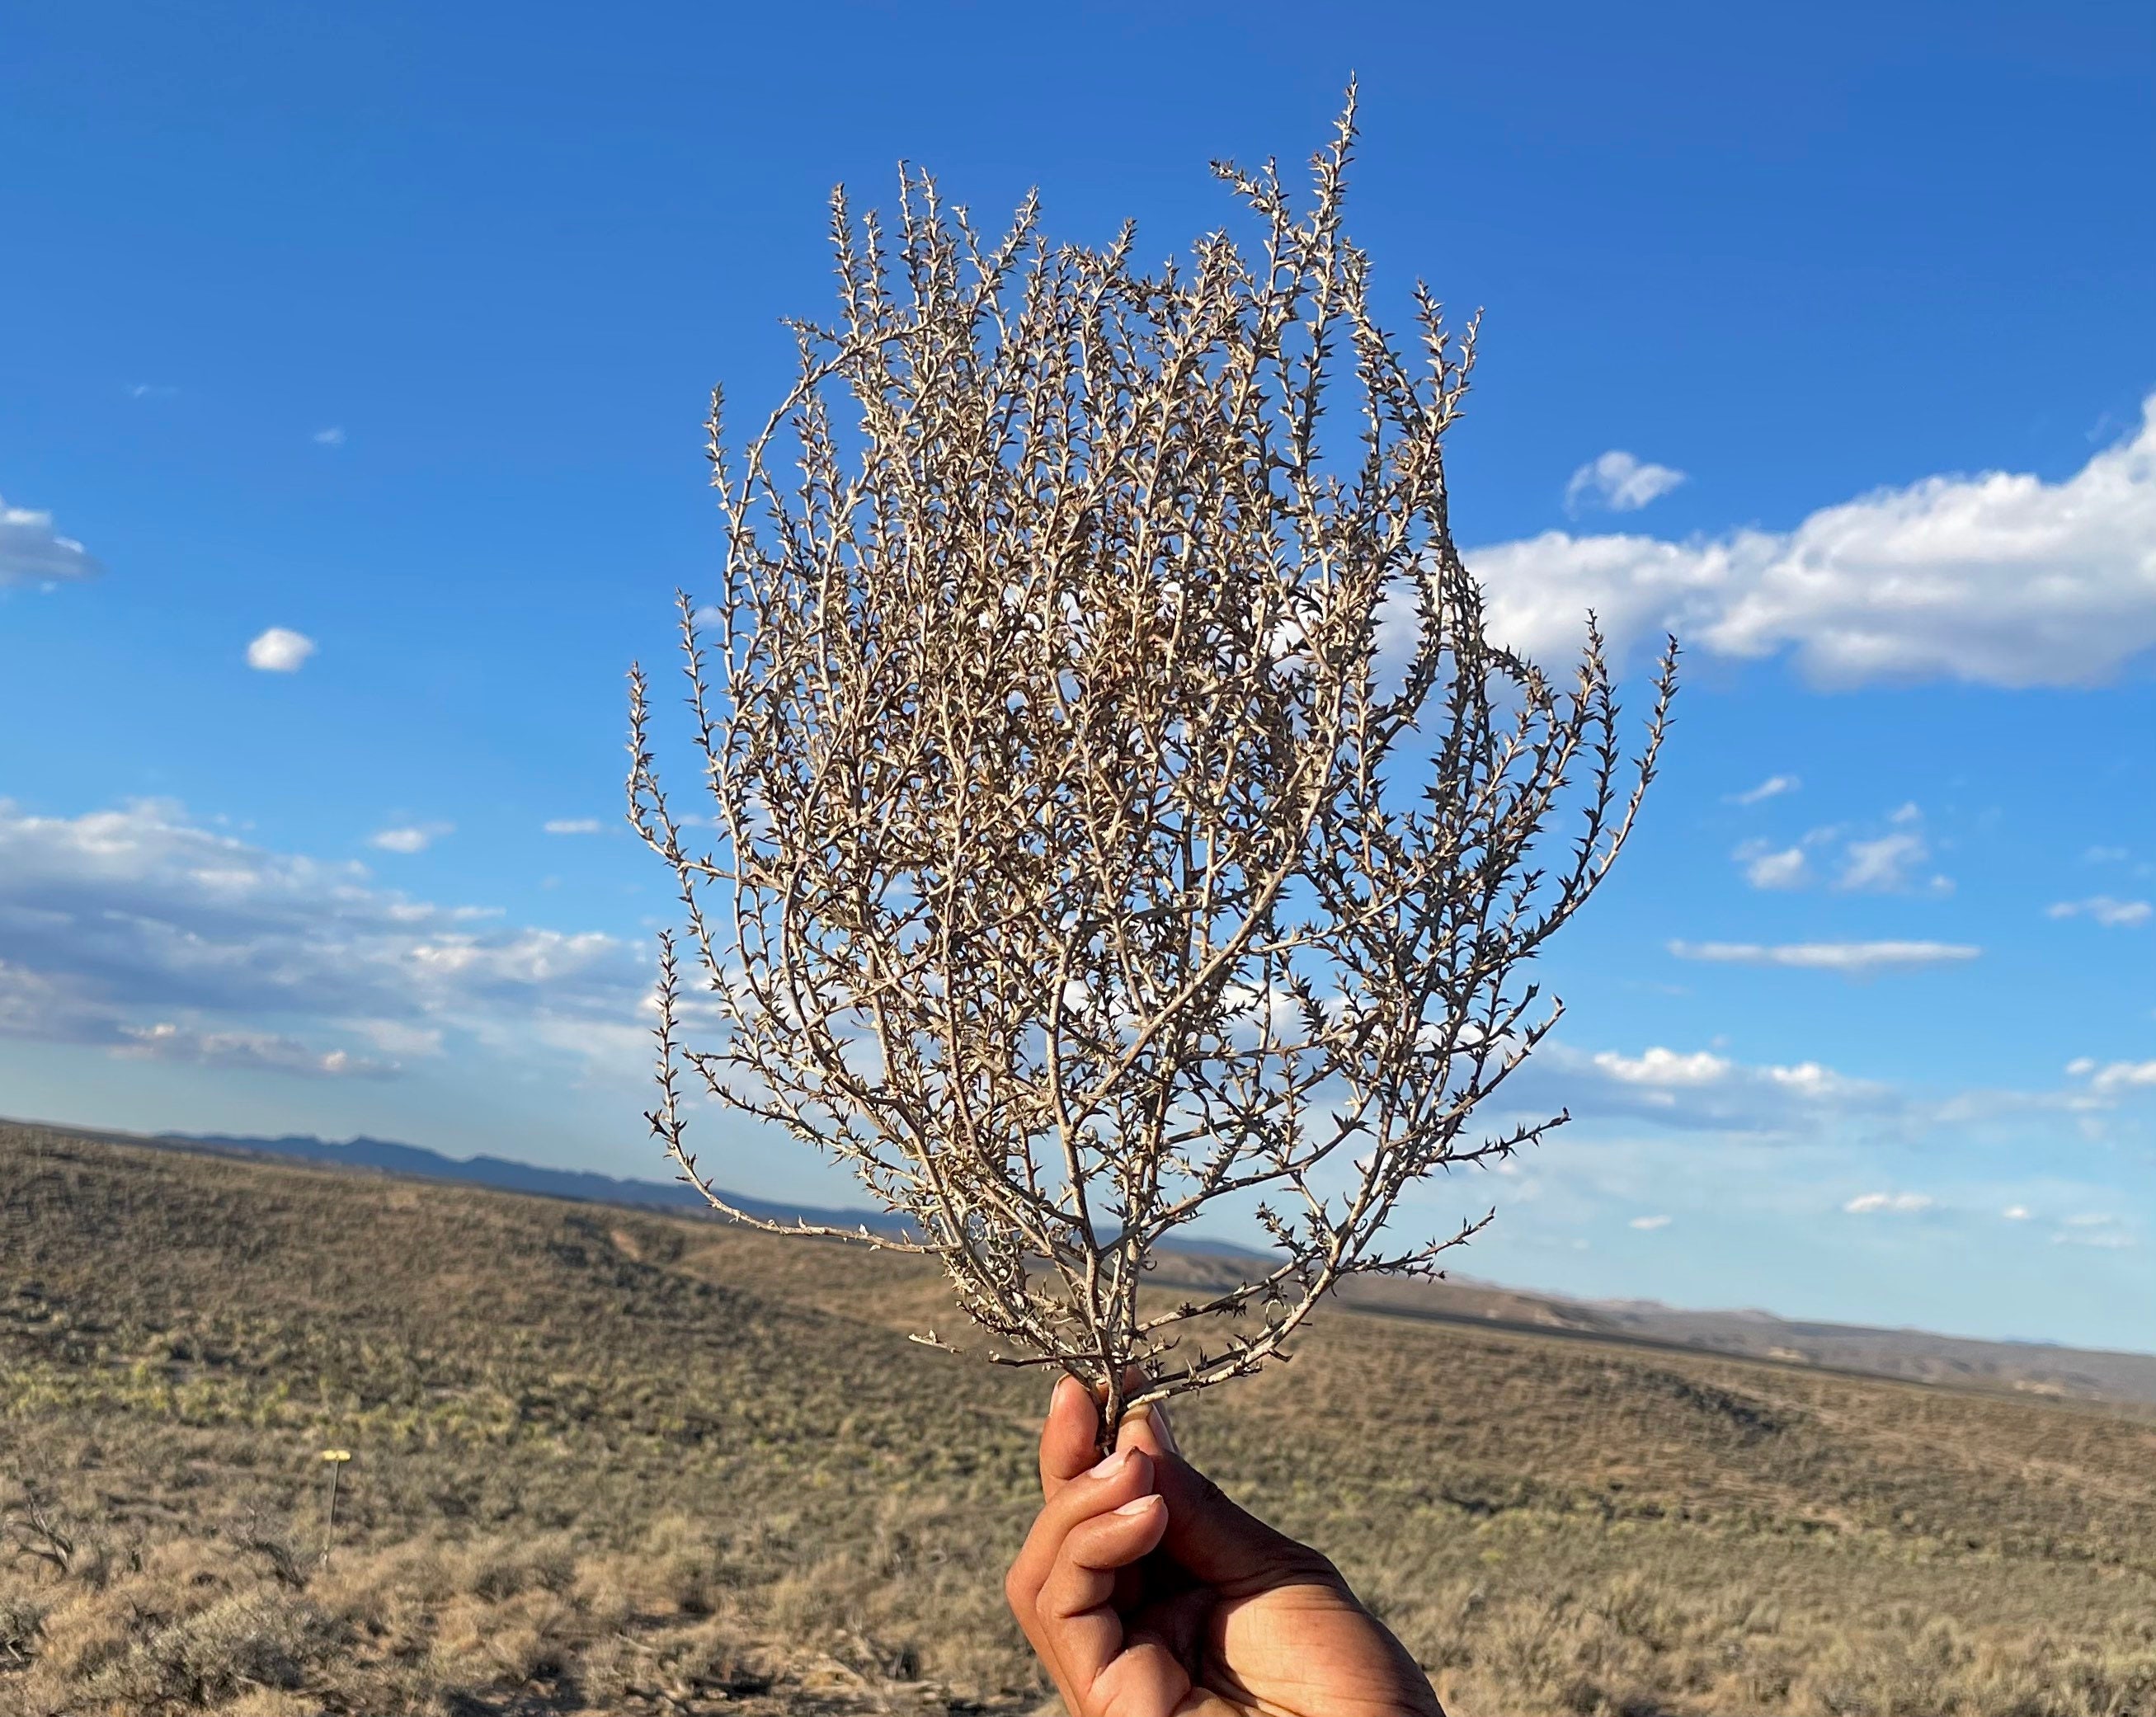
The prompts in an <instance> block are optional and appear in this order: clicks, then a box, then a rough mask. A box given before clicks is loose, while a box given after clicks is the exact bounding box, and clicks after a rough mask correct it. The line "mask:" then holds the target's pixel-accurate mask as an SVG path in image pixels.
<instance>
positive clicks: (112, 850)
mask: <svg viewBox="0 0 2156 1717" xmlns="http://www.w3.org/2000/svg"><path fill="white" fill-rule="evenodd" d="M647 997H648V983H647V982H645V979H644V974H643V972H642V971H641V970H640V962H639V960H638V959H637V958H636V957H635V956H634V954H633V953H632V952H631V951H630V950H629V948H628V947H626V946H624V944H622V943H621V942H619V941H616V940H615V939H614V938H613V937H610V936H608V935H602V934H599V933H597V932H581V933H578V932H567V931H561V930H546V929H540V928H536V927H532V926H523V925H511V924H507V923H504V922H501V921H500V919H499V918H498V916H497V915H495V914H493V913H491V912H488V911H485V910H479V909H475V908H470V907H450V906H440V905H433V904H430V903H429V902H426V901H423V900H413V899H411V898H410V897H409V896H408V895H405V894H401V893H399V892H398V891H396V890H393V889H385V888H382V887H380V886H379V885H377V884H376V883H375V882H374V881H373V880H372V878H371V877H370V876H369V875H368V874H367V870H366V869H365V868H364V867H363V866H361V865H358V864H350V863H333V862H326V861H323V860H319V859H315V858H306V857H304V856H301V855H298V854H293V853H275V852H270V851H268V850H265V849H264V848H259V847H256V846H253V845H251V844H249V843H246V842H244V841H242V840H239V839H238V838H234V837H233V836H231V835H229V834H227V833H223V832H221V831H219V830H217V829H214V828H208V827H205V826H203V824H202V823H199V822H198V821H196V820H194V819H192V818H190V817H188V816H187V814H186V812H184V811H182V809H181V808H180V807H177V806H175V805H172V804H169V803H163V802H137V803H134V804H130V805H126V806H124V807H121V808H119V809H116V810H108V811H100V812H90V813H89V814H87V815H85V816H81V817H72V818H69V817H34V816H31V815H28V814H27V813H26V812H23V811H21V810H19V809H18V807H14V806H13V805H12V804H10V803H8V802H6V801H0V1033H4V1034H6V1035H9V1036H14V1037H23V1038H42V1039H46V1040H52V1041H61V1042H71V1043H87V1044H92V1045H100V1046H103V1047H105V1048H108V1049H110V1050H111V1051H112V1052H114V1053H120V1054H126V1055H132V1056H141V1057H151V1058H158V1059H163V1060H174V1061H187V1062H194V1063H198V1064H208V1065H214V1066H220V1067H233V1068H252V1069H266V1070H275V1071H280V1072H285V1073H295V1074H300V1073H304V1074H317V1075H325V1076H347V1077H348V1076H355V1075H380V1074H388V1073H390V1072H393V1070H394V1069H395V1068H396V1067H397V1066H398V1064H401V1063H403V1062H404V1061H407V1060H409V1059H413V1058H418V1057H421V1056H430V1055H437V1054H439V1053H443V1052H444V1043H445V1040H446V1039H447V1038H452V1037H454V1038H463V1039H466V1040H470V1041H475V1042H479V1043H484V1044H486V1045H488V1046H490V1047H491V1048H495V1049H497V1050H500V1051H501V1052H503V1053H529V1054H532V1055H537V1056H543V1057H546V1058H550V1059H553V1058H561V1057H564V1056H566V1057H569V1058H572V1059H576V1060H580V1061H582V1062H583V1063H585V1064H589V1065H593V1066H598V1065H600V1064H604V1065H606V1066H607V1067H608V1068H612V1067H613V1066H614V1065H616V1064H617V1062H618V1061H619V1063H620V1064H621V1065H624V1066H628V1065H630V1064H631V1063H629V1062H628V1061H625V1060H622V1059H621V1058H623V1057H624V1056H626V1055H627V1053H628V1051H627V1048H626V1046H627V1045H628V1044H629V1043H630V1042H631V1041H632V1040H633V1039H639V1038H641V1036H642V1023H641V1018H640V1012H641V1009H642V1008H643V1007H644V1006H645V1004H646V1002H647ZM642 1053H643V1052H642V1048H641V1046H640V1044H639V1048H638V1049H637V1051H636V1058H638V1059H640V1058H642Z"/></svg>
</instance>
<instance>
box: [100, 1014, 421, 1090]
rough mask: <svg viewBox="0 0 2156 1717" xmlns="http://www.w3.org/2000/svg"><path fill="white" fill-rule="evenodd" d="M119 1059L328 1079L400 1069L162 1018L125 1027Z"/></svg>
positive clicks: (270, 1037) (343, 1052)
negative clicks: (186, 1063)
mask: <svg viewBox="0 0 2156 1717" xmlns="http://www.w3.org/2000/svg"><path fill="white" fill-rule="evenodd" d="M119 1033H120V1036H121V1042H120V1043H116V1044H115V1045H114V1046H113V1053H115V1054H116V1055H122V1056H132V1057H138V1058H142V1059H146V1060H155V1061H189V1062H195V1063H198V1064H201V1065H203V1066H205V1067H236V1068H244V1069H248V1070H249V1071H253V1072H269V1073H295V1074H316V1075H319V1076H321V1077H323V1078H326V1079H379V1078H383V1077H386V1076H387V1075H388V1074H393V1073H394V1072H395V1071H396V1070H397V1069H396V1067H395V1064H393V1063H390V1062H384V1061H375V1060H372V1059H370V1058H367V1057H366V1056H363V1055H354V1054H353V1053H352V1052H351V1051H350V1050H348V1049H326V1050H321V1049H311V1048H308V1047H307V1045H305V1043H300V1042H298V1041H297V1040H295V1039H294V1038H286V1037H281V1036H280V1035H279V1034H278V1033H275V1032H249V1031H200V1030H198V1029H195V1028H193V1027H189V1026H183V1025H177V1024H175V1023H172V1021H170V1020H160V1021H158V1022H157V1023H156V1024H154V1025H146V1026H144V1025H121V1027H119Z"/></svg>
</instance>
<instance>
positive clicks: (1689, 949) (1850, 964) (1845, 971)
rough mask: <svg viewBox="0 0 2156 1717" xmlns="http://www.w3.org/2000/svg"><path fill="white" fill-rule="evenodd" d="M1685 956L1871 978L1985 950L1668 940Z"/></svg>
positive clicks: (1909, 944)
mask: <svg viewBox="0 0 2156 1717" xmlns="http://www.w3.org/2000/svg"><path fill="white" fill-rule="evenodd" d="M1669 950H1670V952H1671V953H1672V954H1674V955H1675V956H1676V957H1677V958H1678V959H1680V960H1704V961H1712V962H1718V963H1720V964H1723V965H1732V966H1791V967H1795V968H1797V969H1799V970H1802V971H1834V972H1840V974H1841V975H1842V976H1845V977H1870V976H1873V975H1875V974H1876V973H1879V972H1885V971H1916V970H1919V969H1921V968H1922V967H1924V966H1953V965H1958V964H1959V963H1960V962H1961V961H1967V960H1974V959H1975V958H1977V956H1979V955H1980V954H1982V953H1983V952H1984V950H1983V949H1981V948H1977V947H1972V946H1969V944H1968V943H1966V942H1922V941H1902V942H1893V941H1882V942H1774V943H1763V942H1685V941H1676V942H1671V944H1670V945H1669Z"/></svg>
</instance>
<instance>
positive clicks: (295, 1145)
mask: <svg viewBox="0 0 2156 1717" xmlns="http://www.w3.org/2000/svg"><path fill="white" fill-rule="evenodd" d="M144 1142H146V1143H148V1144H152V1145H177V1146H182V1147H183V1148H185V1149H187V1150H194V1151H246V1152H248V1153H249V1154H250V1155H254V1156H293V1157H298V1158H300V1159H301V1160H303V1161H307V1162H324V1163H334V1164H337V1165H339V1166H342V1167H345V1168H356V1169H373V1170H376V1171H379V1172H381V1173H383V1174H391V1175H413V1176H418V1178H419V1179H421V1180H427V1181H462V1182H465V1183H466V1184H468V1185H470V1186H475V1187H499V1188H500V1189H501V1190H502V1191H503V1192H531V1193H536V1194H538V1195H539V1196H540V1197H546V1198H572V1199H575V1200H577V1202H581V1203H585V1204H628V1205H647V1206H652V1207H656V1208H658V1209H661V1210H680V1211H687V1212H693V1213H704V1212H709V1211H710V1210H711V1206H710V1205H709V1204H708V1203H706V1202H705V1199H704V1196H703V1194H702V1193H701V1192H697V1191H696V1188H695V1187H690V1186H688V1185H686V1184H685V1183H684V1182H682V1181H638V1180H623V1179H618V1178H617V1177H616V1176H613V1175H601V1174H594V1173H592V1172H590V1171H586V1170H582V1169H551V1168H542V1167H540V1166H539V1165H538V1164H536V1163H531V1162H518V1161H515V1160H514V1159H512V1158H510V1157H506V1156H446V1155H444V1153H443V1152H441V1151H429V1150H428V1149H427V1148H425V1147H424V1146H419V1145H400V1144H398V1143H397V1142H396V1141H395V1140H392V1139H370V1138H367V1137H366V1136H364V1135H360V1136H357V1137H355V1138H352V1139H347V1140H345V1141H344V1142H343V1143H342V1144H338V1143H336V1141H335V1140H329V1139H318V1138H316V1137H315V1136H314V1135H312V1134H309V1133H288V1134H285V1135H284V1136H282V1137H280V1138H275V1139H269V1138H256V1137H250V1136H248V1135H226V1134H218V1133H159V1134H157V1135H155V1136H154V1137H151V1138H149V1139H147V1140H145V1141H144ZM718 1191H719V1196H720V1197H722V1198H724V1199H726V1201H727V1202H729V1203H731V1205H733V1206H734V1207H735V1208H736V1209H737V1210H740V1211H742V1212H746V1213H747V1215H750V1216H752V1217H763V1218H764V1219H765V1220H766V1221H768V1222H797V1221H798V1222H810V1223H814V1224H815V1225H817V1226H819V1227H824V1228H867V1229H868V1230H869V1231H870V1233H885V1234H891V1233H901V1232H902V1231H903V1229H904V1228H905V1223H904V1222H902V1221H901V1219H900V1218H898V1217H895V1216H892V1215H891V1214H890V1213H889V1212H885V1211H880V1210H879V1211H870V1210H827V1209H823V1208H819V1207H816V1206H813V1205H792V1204H784V1203H773V1202H772V1201H770V1200H769V1199H764V1198H751V1197H747V1195H746V1194H744V1193H739V1192H726V1190H725V1189H724V1188H723V1187H721V1188H720V1189H718Z"/></svg>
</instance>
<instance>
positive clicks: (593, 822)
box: [545, 817, 600, 835]
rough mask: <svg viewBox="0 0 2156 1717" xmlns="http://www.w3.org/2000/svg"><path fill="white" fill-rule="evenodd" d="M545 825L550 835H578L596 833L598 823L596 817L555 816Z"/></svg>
mask: <svg viewBox="0 0 2156 1717" xmlns="http://www.w3.org/2000/svg"><path fill="white" fill-rule="evenodd" d="M545 827H546V831H547V833H548V834H552V835H580V834H597V833H598V832H599V828H600V824H599V820H598V817H555V818H553V819H552V821H550V822H549V823H547V824H546V825H545Z"/></svg>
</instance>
